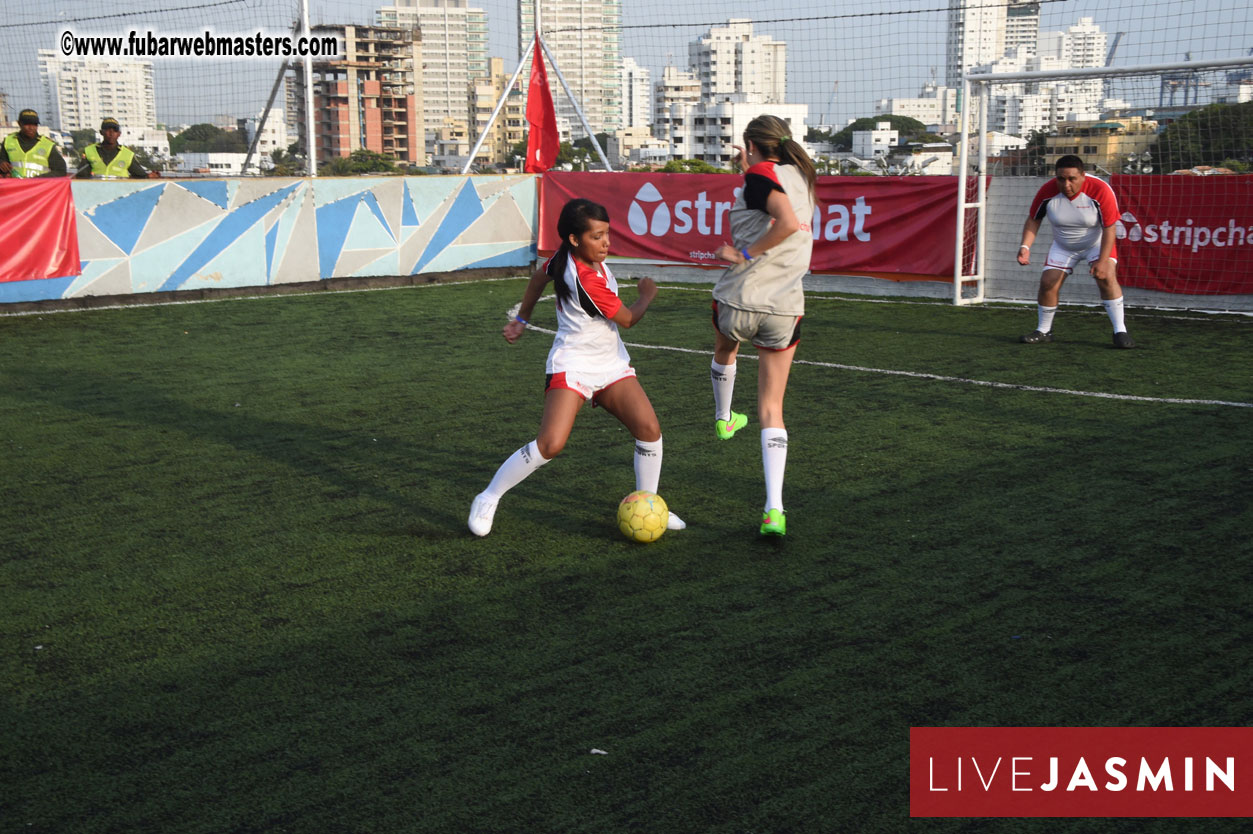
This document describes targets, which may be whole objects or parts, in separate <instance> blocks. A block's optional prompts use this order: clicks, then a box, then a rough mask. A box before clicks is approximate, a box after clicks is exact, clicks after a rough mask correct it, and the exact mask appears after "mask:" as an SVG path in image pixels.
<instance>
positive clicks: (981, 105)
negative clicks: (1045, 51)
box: [952, 57, 1253, 305]
mask: <svg viewBox="0 0 1253 834" xmlns="http://www.w3.org/2000/svg"><path fill="white" fill-rule="evenodd" d="M1251 70H1253V57H1246V58H1237V59H1226V60H1211V61H1189V62H1177V63H1166V64H1145V65H1138V66H1128V67H1117V68H1115V67H1093V68H1086V69H1067V70H1052V71H1048V70H1044V71H1034V72H1007V73H971V74H966V75H965V76H964V77H963V83H962V98H961V105H960V106H961V112H960V114H959V116H958V118H959V120H960V128H961V146H960V148H959V161H958V166H957V169H956V171H957V173H958V176H957V178H956V179H957V195H956V198H957V221H956V230H955V235H954V238H955V242H954V250H955V259H954V267H953V296H952V297H953V303H954V304H956V305H963V304H977V303H982V302H983V301H985V300H986V297H987V287H986V280H987V277H988V273H987V251H986V249H987V241H988V229H989V223H990V222H991V221H992V220H993V218H992V217H990V216H989V215H990V213H989V212H988V211H987V207H988V193H987V184H988V176H989V163H988V160H989V154H988V150H989V149H988V137H989V133H988V114H989V111H990V110H991V107H992V104H991V93H992V91H993V90H994V89H995V88H996V87H997V86H998V85H1008V84H1028V85H1040V84H1045V83H1049V82H1058V83H1064V82H1066V81H1073V80H1103V81H1105V82H1106V84H1107V86H1109V87H1112V86H1113V85H1115V84H1119V83H1123V82H1126V83H1125V85H1124V86H1123V87H1122V88H1119V89H1118V90H1117V91H1116V92H1118V93H1120V94H1129V95H1130V96H1131V102H1128V108H1129V109H1132V108H1133V107H1134V105H1137V104H1138V105H1140V109H1141V110H1145V109H1148V112H1152V110H1151V108H1150V107H1149V105H1151V104H1152V102H1151V100H1150V99H1149V97H1148V92H1146V91H1152V90H1153V89H1157V90H1159V91H1165V90H1166V89H1167V88H1168V87H1169V85H1171V84H1176V85H1178V84H1179V83H1184V84H1186V83H1187V79H1196V78H1215V79H1218V80H1221V76H1222V74H1223V73H1230V74H1241V73H1244V74H1248V77H1249V78H1253V74H1250V71H1251ZM1146 77H1157V78H1158V79H1159V87H1157V88H1153V87H1152V85H1151V84H1149V83H1147V82H1146V81H1145V79H1146ZM1228 77H1231V76H1228ZM1132 79H1136V80H1138V81H1139V82H1140V83H1139V85H1138V87H1133V85H1132V84H1131V83H1130V81H1131V80H1132ZM1179 79H1184V81H1183V82H1179ZM1194 83H1196V84H1197V85H1198V86H1205V87H1209V86H1210V82H1209V81H1204V80H1202V81H1196V82H1194ZM1107 92H1108V90H1107ZM1163 94H1164V93H1161V92H1159V96H1160V95H1163ZM1183 95H1184V103H1185V105H1186V104H1187V97H1188V87H1186V86H1185V88H1184V93H1183ZM1193 95H1194V96H1195V95H1196V92H1195V90H1194V91H1193ZM1159 101H1160V98H1159ZM1171 103H1172V106H1173V103H1174V91H1173V89H1172V91H1171ZM1165 161H1166V160H1162V162H1165ZM1159 166H1160V163H1159ZM1149 170H1150V168H1149V166H1148V165H1144V166H1140V167H1138V168H1132V167H1127V168H1121V169H1120V171H1121V172H1124V173H1148V171H1149ZM1050 173H1051V172H1050ZM1109 173H1111V171H1109V170H1099V171H1098V175H1103V174H1109ZM1156 173H1158V174H1166V173H1169V172H1168V171H1166V170H1158V171H1157V172H1156ZM971 176H974V177H975V183H974V184H973V185H972V184H971V181H970V177H971ZM972 191H973V192H974V196H973V198H971V197H970V196H969V195H970V193H971V192H972ZM1025 211H1026V206H1023V212H1025ZM971 212H973V213H974V218H973V219H972V218H971V216H970V213H971ZM1022 216H1025V215H1017V218H1018V219H1017V220H1016V221H1012V222H1017V223H1018V225H1019V226H1020V225H1021V217H1022ZM998 220H999V221H1000V222H1011V220H1009V219H1005V218H998ZM972 226H973V233H972V229H971V227H972ZM1006 233H1008V232H1006ZM1001 236H1002V237H1003V236H1004V235H1003V234H1002V235H1001ZM972 245H973V251H972V248H971V247H972ZM972 262H973V271H971V272H969V273H967V272H966V269H965V267H966V264H968V263H972Z"/></svg>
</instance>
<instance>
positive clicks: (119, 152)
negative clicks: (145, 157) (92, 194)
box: [74, 116, 161, 180]
mask: <svg viewBox="0 0 1253 834" xmlns="http://www.w3.org/2000/svg"><path fill="white" fill-rule="evenodd" d="M100 135H101V136H103V137H104V140H103V141H101V142H97V143H96V144H94V145H88V146H87V148H86V150H84V151H83V164H82V167H80V168H79V169H78V173H76V174H75V175H74V176H75V177H77V178H78V179H81V180H88V179H92V178H93V177H94V178H95V179H101V180H124V179H132V180H142V179H145V178H147V179H157V178H158V177H160V176H161V175H160V174H158V173H157V172H156V171H147V170H145V169H144V166H142V165H140V164H139V163H138V162H136V161H135V152H134V151H132V150H131V149H130V148H128V147H126V146H125V145H119V144H118V143H117V140H118V137H119V136H121V135H122V126H121V125H119V124H118V123H117V119H115V118H113V117H111V116H110V117H109V118H107V119H105V120H104V121H102V122H101V123H100Z"/></svg>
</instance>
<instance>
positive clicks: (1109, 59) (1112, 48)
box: [1105, 32, 1127, 67]
mask: <svg viewBox="0 0 1253 834" xmlns="http://www.w3.org/2000/svg"><path fill="white" fill-rule="evenodd" d="M1125 34H1127V33H1126V32H1115V33H1114V42H1113V43H1111V44H1110V45H1109V52H1106V53H1105V66H1107V67H1108V66H1113V63H1114V53H1115V52H1117V51H1118V42H1119V41H1121V40H1122V36H1123V35H1125Z"/></svg>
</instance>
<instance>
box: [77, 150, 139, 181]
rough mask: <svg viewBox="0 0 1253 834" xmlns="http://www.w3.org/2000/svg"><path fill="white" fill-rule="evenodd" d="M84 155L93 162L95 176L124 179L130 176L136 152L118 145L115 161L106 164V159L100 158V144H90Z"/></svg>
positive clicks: (93, 174)
mask: <svg viewBox="0 0 1253 834" xmlns="http://www.w3.org/2000/svg"><path fill="white" fill-rule="evenodd" d="M83 156H85V157H87V161H88V162H90V163H91V175H92V176H93V177H99V178H100V179H102V180H123V179H127V178H128V177H130V167H131V161H132V160H134V158H135V152H134V151H132V150H131V149H130V148H126V147H123V146H121V145H118V148H117V156H115V157H113V161H112V162H110V163H109V164H108V165H105V163H104V160H103V159H101V158H100V147H99V146H98V145H88V146H87V149H86V150H85V151H83Z"/></svg>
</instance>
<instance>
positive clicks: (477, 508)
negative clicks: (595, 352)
mask: <svg viewBox="0 0 1253 834" xmlns="http://www.w3.org/2000/svg"><path fill="white" fill-rule="evenodd" d="M582 407H583V398H582V397H580V396H579V395H578V394H576V393H574V392H573V391H570V390H568V389H565V388H553V389H551V390H549V391H548V393H546V394H545V395H544V416H543V417H542V418H540V427H539V435H538V436H537V437H536V438H535V439H534V440H532V441H531V442H530V443H528V444H526V445H525V446H523V447H522V448H521V449H518V450H517V451H516V452H514V453H513V454H512V455H510V456H509V457H508V458H506V459H505V462H504V463H502V464H501V465H500V468H499V469H497V470H496V474H495V475H493V476H492V482H491V483H490V484H488V485H487V489H485V490H483V491H482V492H480V493H479V494H478V495H476V496H474V502H473V503H472V504H471V505H470V521H469V526H470V532H471V533H473V534H474V535H476V536H486V535H487V534H488V533H490V532H491V530H492V519H493V518H494V517H495V515H496V505H497V504H498V503H500V499H501V498H502V497H504V494H505V493H506V492H508V491H509V490H511V489H513V488H514V487H515V486H517V485H518V484H520V483H522V481H523V480H525V479H526V478H527V476H529V475H530V474H531V473H532V472H534V471H535V470H536V469H539V468H540V467H541V466H543V465H544V464H546V463H548V461H550V460H552V459H553V458H555V457H556V456H557V455H559V454H560V453H561V450H562V449H564V448H565V445H566V441H567V440H569V439H570V431H571V429H573V428H574V418H575V417H576V416H578V413H579V409H580V408H582Z"/></svg>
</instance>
